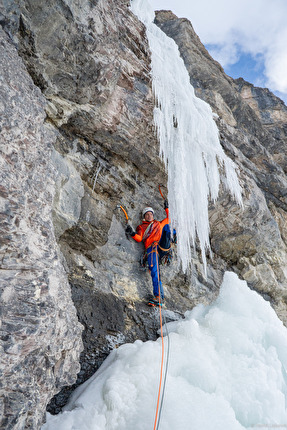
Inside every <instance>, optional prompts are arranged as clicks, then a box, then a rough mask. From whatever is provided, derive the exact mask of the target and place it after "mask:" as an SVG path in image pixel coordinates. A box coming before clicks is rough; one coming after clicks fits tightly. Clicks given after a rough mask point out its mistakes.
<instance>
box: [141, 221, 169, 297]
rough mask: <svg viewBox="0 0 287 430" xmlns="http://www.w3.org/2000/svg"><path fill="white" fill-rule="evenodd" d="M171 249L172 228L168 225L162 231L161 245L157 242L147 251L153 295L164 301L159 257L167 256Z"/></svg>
mask: <svg viewBox="0 0 287 430" xmlns="http://www.w3.org/2000/svg"><path fill="white" fill-rule="evenodd" d="M169 248H170V228H169V225H168V224H166V225H165V226H164V228H163V230H162V235H161V238H160V241H159V243H157V242H155V243H153V244H152V245H151V246H149V247H148V248H147V250H146V252H147V261H148V267H149V270H150V274H151V278H152V285H153V295H154V296H159V291H160V293H161V294H160V296H161V298H162V299H163V298H164V294H163V288H162V283H161V280H160V270H159V257H162V256H163V255H165V254H166V253H167V252H168V250H169Z"/></svg>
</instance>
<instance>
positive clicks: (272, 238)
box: [0, 0, 287, 429]
mask: <svg viewBox="0 0 287 430" xmlns="http://www.w3.org/2000/svg"><path fill="white" fill-rule="evenodd" d="M128 3H129V2H127V1H123V0H122V1H119V0H108V1H107V0H94V1H90V0H81V1H77V0H73V1H72V2H68V1H64V0H51V1H49V2H48V4H46V3H45V2H40V3H39V2H30V1H28V0H14V1H12V2H11V1H9V2H8V1H4V2H3V4H2V6H0V21H1V24H2V26H3V28H4V31H2V32H1V50H2V51H3V55H1V59H2V60H1V93H0V109H1V114H2V115H1V127H2V142H3V144H2V143H1V167H2V168H1V179H2V180H1V185H0V187H1V188H0V189H1V208H2V211H1V233H2V234H1V257H2V258H1V273H2V276H1V288H2V289H1V291H2V296H1V299H2V300H1V303H2V348H3V349H2V359H3V361H2V362H1V371H2V372H3V389H2V391H1V401H2V403H1V411H2V416H3V420H2V423H1V428H3V429H4V428H5V429H12V428H15V429H23V428H33V429H36V428H39V426H40V424H41V422H42V420H43V419H44V418H43V417H44V413H45V408H46V405H47V403H48V402H49V401H50V400H51V398H52V397H53V396H54V395H55V394H56V393H58V392H59V391H60V389H61V388H62V387H65V388H64V389H63V390H62V391H61V393H60V394H58V395H57V396H56V397H54V398H53V400H52V401H51V403H50V404H49V406H48V410H49V411H50V412H52V413H55V412H58V411H59V410H60V409H61V406H63V404H64V403H65V401H66V400H67V396H68V394H69V392H70V391H71V390H72V389H73V387H71V385H72V384H73V383H74V382H75V381H76V374H77V372H78V371H79V362H80V363H81V370H80V372H79V374H78V380H77V384H79V383H81V382H83V381H84V380H86V379H87V378H88V377H89V376H90V375H91V374H92V373H94V371H95V370H96V369H97V368H98V367H99V365H100V364H101V363H102V361H103V360H104V358H105V357H106V356H107V355H108V353H109V352H110V350H111V349H112V348H114V347H117V346H118V345H120V344H122V343H124V342H132V341H134V340H135V339H139V338H140V339H143V340H146V339H154V338H156V337H157V333H156V331H157V328H158V319H157V314H156V312H150V310H149V309H148V308H147V306H146V304H145V303H146V300H145V297H146V295H147V294H148V293H150V292H151V281H150V275H149V274H148V273H147V272H145V271H143V270H142V269H141V267H140V265H139V262H138V261H139V259H140V256H141V253H142V248H141V246H140V245H138V244H136V243H134V241H131V240H129V239H128V238H127V237H126V235H125V218H124V216H123V213H122V212H121V211H120V210H118V209H116V206H117V205H118V204H119V203H123V204H124V205H125V206H126V208H127V209H128V214H129V216H130V219H131V220H132V224H133V226H134V227H135V226H136V225H137V224H139V223H140V221H141V216H140V211H141V208H142V207H144V206H147V205H148V206H150V205H152V206H153V207H154V209H155V211H156V215H157V217H158V219H161V218H163V217H164V211H163V208H162V204H163V200H162V199H161V197H160V195H159V192H158V189H157V187H158V184H165V183H166V174H165V171H164V166H163V164H162V162H161V160H160V158H159V155H158V153H159V147H158V142H157V139H156V136H155V131H154V127H153V106H154V105H153V103H154V101H153V96H152V91H151V81H150V74H149V72H150V53H149V48H148V43H147V40H146V37H145V29H144V27H143V25H142V24H141V23H140V22H139V21H138V20H137V18H136V17H135V16H134V15H133V14H132V13H131V12H130V10H129V7H128ZM156 23H157V25H158V26H159V27H160V28H162V30H163V31H165V32H166V33H167V34H168V35H169V36H170V37H173V38H174V40H175V41H176V43H177V44H178V46H179V49H180V53H181V55H182V57H183V59H184V62H185V64H186V67H187V69H188V71H189V74H190V80H191V83H192V84H193V86H194V87H195V90H196V93H197V95H198V96H199V97H201V98H203V99H204V100H206V101H207V102H208V103H209V104H210V105H211V106H212V109H213V110H214V112H216V113H217V115H218V119H217V123H218V128H219V130H220V136H221V142H222V145H223V147H224V149H225V151H226V152H227V153H228V155H229V156H230V157H231V158H233V160H234V161H235V162H236V163H237V164H238V166H239V168H240V175H241V182H242V186H243V189H244V210H243V211H242V210H241V209H240V208H238V207H237V206H235V205H234V204H233V203H232V201H231V200H230V199H229V198H228V197H227V196H226V195H225V194H224V190H222V194H221V196H220V199H219V201H218V202H217V203H216V204H215V205H213V206H212V205H211V206H210V223H211V245H212V249H213V254H214V255H213V259H212V260H209V262H208V263H209V265H208V274H207V277H205V276H204V275H203V270H202V264H201V262H200V258H199V257H198V256H197V253H196V251H194V258H193V266H192V272H191V273H189V274H187V275H183V274H182V273H181V272H180V271H179V269H178V268H177V264H176V262H175V261H174V262H173V263H172V265H171V266H170V267H168V268H163V270H162V280H163V283H164V285H165V294H166V304H167V308H168V309H170V310H171V311H170V312H169V313H168V317H169V318H170V319H173V318H178V316H180V315H181V314H182V313H183V312H184V311H185V310H188V309H191V308H192V307H193V306H194V305H195V304H197V303H199V302H201V303H209V302H210V301H211V300H212V299H213V298H214V297H215V296H216V295H217V293H218V288H219V285H220V283H221V280H222V275H223V272H224V270H226V269H229V270H234V271H235V272H237V273H238V274H239V276H240V277H242V278H244V279H246V280H247V281H248V283H249V285H250V287H251V288H254V289H256V290H257V291H259V292H260V293H261V294H263V295H264V297H265V298H266V299H267V300H270V301H271V303H272V305H273V306H274V307H275V309H276V310H277V312H278V314H279V315H280V317H281V318H282V319H283V321H285V322H286V321H287V312H286V309H287V308H286V303H287V298H286V286H287V279H286V275H287V274H286V273H285V272H286V271H285V261H286V257H287V255H286V240H287V233H286V224H287V220H286V208H287V206H286V204H287V198H286V191H285V190H286V185H287V181H286V154H285V152H286V151H285V147H284V143H285V140H286V130H287V129H286V124H287V121H286V119H287V117H286V107H285V105H284V104H283V103H282V102H281V101H280V100H279V99H277V98H276V97H275V96H274V95H273V94H271V93H270V92H268V90H263V89H258V88H254V87H253V86H252V85H250V84H248V83H247V82H245V81H243V80H242V79H239V80H236V81H234V80H233V79H231V78H230V77H228V76H226V75H225V74H224V72H223V69H222V68H221V66H220V65H219V64H218V63H216V62H215V61H214V60H213V59H212V58H211V57H210V56H209V54H208V52H207V51H206V50H205V48H204V47H203V45H202V44H201V43H200V40H199V39H198V37H197V36H196V34H195V33H194V31H193V29H192V26H191V24H190V22H189V21H187V20H185V19H178V18H177V17H175V16H174V15H173V14H172V13H171V12H163V11H162V12H159V13H157V15H156ZM4 59H5V60H4ZM175 252H176V251H175ZM76 313H77V315H76ZM79 322H80V323H81V324H80V323H79ZM82 329H83V332H82V335H81V331H82ZM82 341H83V348H84V349H83V351H82V353H81V357H80V359H79V354H80V351H81V350H82ZM23 393H24V394H23Z"/></svg>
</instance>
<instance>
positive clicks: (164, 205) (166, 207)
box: [163, 199, 168, 209]
mask: <svg viewBox="0 0 287 430" xmlns="http://www.w3.org/2000/svg"><path fill="white" fill-rule="evenodd" d="M163 207H164V209H168V201H167V200H166V199H165V201H164V204H163Z"/></svg>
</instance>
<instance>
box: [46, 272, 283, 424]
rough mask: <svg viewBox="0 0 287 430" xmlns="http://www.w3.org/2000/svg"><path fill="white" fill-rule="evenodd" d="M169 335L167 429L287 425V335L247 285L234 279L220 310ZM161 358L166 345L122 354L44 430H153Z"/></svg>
mask: <svg viewBox="0 0 287 430" xmlns="http://www.w3.org/2000/svg"><path fill="white" fill-rule="evenodd" d="M168 329H169V338H170V358H169V367H168V375H167V383H166V391H165V397H164V405H163V409H162V414H161V422H160V428H162V429H164V430H174V429H177V430H187V429H189V430H193V429H194V430H222V429H228V430H239V429H254V428H259V427H260V428H264V429H269V428H274V427H276V428H278V427H279V426H281V427H282V428H285V427H286V426H287V411H286V404H285V400H286V394H287V378H286V369H287V330H286V328H285V327H284V326H283V324H282V322H281V321H280V320H279V319H278V317H277V316H276V314H275V312H274V311H273V309H272V308H271V306H270V304H269V303H268V302H266V301H265V300H264V299H263V298H262V297H261V296H259V295H258V294H257V293H256V292H254V291H251V290H250V289H249V288H248V286H247V284H246V282H245V281H240V280H239V279H238V278H237V276H236V275H235V274H234V273H230V272H227V273H226V274H225V276H224V281H223V284H222V287H221V290H220V294H219V297H218V299H217V300H216V302H215V303H214V304H213V305H211V306H209V307H204V306H203V305H199V306H197V307H196V308H195V309H194V310H193V311H191V312H187V313H186V315H185V319H184V320H181V321H179V322H173V323H170V324H168ZM166 344H167V337H165V345H166ZM165 349H166V350H167V348H165ZM160 359H161V342H160V339H159V340H158V341H156V342H152V341H148V342H145V343H143V342H141V341H136V342H135V343H134V344H126V345H123V346H121V347H120V348H119V349H117V350H114V351H113V352H112V354H111V355H110V357H109V358H108V360H106V362H105V363H104V364H103V366H102V367H101V368H100V369H99V370H98V372H97V373H96V374H95V375H94V376H93V377H92V378H90V379H89V380H88V381H87V382H86V383H85V384H83V385H82V386H81V387H79V388H78V389H77V390H76V391H75V393H74V395H73V397H72V399H71V401H70V403H69V404H68V406H67V407H66V411H65V412H63V413H62V414H60V415H58V416H54V417H52V416H48V422H47V424H46V425H44V426H43V427H42V430H57V429H58V430H71V429H74V430H135V429H137V430H150V429H151V428H153V422H154V414H155V407H156V397H157V387H158V378H159V369H160ZM165 361H166V360H165Z"/></svg>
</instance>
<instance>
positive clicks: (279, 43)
mask: <svg viewBox="0 0 287 430" xmlns="http://www.w3.org/2000/svg"><path fill="white" fill-rule="evenodd" d="M150 3H151V4H152V7H153V8H154V9H155V10H157V9H166V10H172V11H173V12H174V13H175V14H176V15H177V16H178V17H184V18H188V19H189V20H190V21H191V23H192V25H193V27H194V30H195V31H196V33H197V34H198V36H199V37H200V39H201V41H202V43H203V44H204V45H205V46H206V48H207V49H208V51H209V52H210V54H211V55H212V56H213V58H215V59H216V60H217V61H219V63H220V64H221V65H222V66H223V68H224V70H225V72H226V73H227V74H228V75H229V76H232V77H233V78H238V77H243V78H244V79H245V80H246V81H248V82H251V83H252V84H254V85H256V86H260V87H267V88H269V89H270V90H271V91H272V92H273V93H274V94H276V95H277V96H279V97H280V98H282V99H283V100H284V101H285V104H287V0H272V1H270V0H251V1H250V0H241V1H240V2H238V0H236V1H235V0H217V1H216V2H215V1H214V0H200V1H198V0H150Z"/></svg>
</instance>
